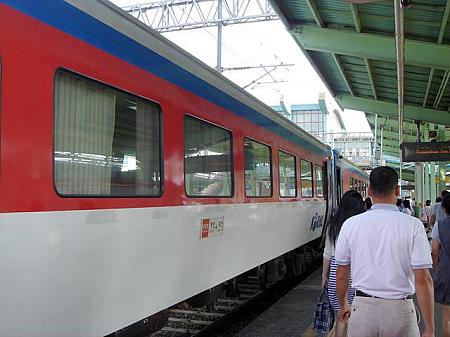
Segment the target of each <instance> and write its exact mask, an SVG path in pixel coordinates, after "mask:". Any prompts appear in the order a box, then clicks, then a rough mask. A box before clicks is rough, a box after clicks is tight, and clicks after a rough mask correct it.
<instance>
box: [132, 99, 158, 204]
mask: <svg viewBox="0 0 450 337" xmlns="http://www.w3.org/2000/svg"><path fill="white" fill-rule="evenodd" d="M136 161H137V162H138V168H137V172H136V194H137V195H154V194H157V193H158V192H159V180H160V177H159V171H160V158H159V109H158V108H157V107H156V106H153V105H150V104H148V103H146V102H144V101H141V100H138V101H137V108H136Z"/></svg>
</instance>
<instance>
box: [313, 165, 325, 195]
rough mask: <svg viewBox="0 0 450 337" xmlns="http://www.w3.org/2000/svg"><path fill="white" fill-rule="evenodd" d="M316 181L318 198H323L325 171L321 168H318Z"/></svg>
mask: <svg viewBox="0 0 450 337" xmlns="http://www.w3.org/2000/svg"><path fill="white" fill-rule="evenodd" d="M314 181H315V182H316V196H318V197H323V171H322V167H321V166H316V175H315V177H314Z"/></svg>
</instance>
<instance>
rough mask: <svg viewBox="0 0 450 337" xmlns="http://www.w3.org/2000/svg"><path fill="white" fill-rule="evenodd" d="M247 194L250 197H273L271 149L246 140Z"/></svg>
mask: <svg viewBox="0 0 450 337" xmlns="http://www.w3.org/2000/svg"><path fill="white" fill-rule="evenodd" d="M244 155H245V194H246V195H247V196H248V197H270V196H271V195H272V160H271V155H270V147H269V146H267V145H264V144H261V143H258V142H255V141H253V140H250V139H248V138H244Z"/></svg>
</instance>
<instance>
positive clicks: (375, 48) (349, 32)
mask: <svg viewBox="0 0 450 337" xmlns="http://www.w3.org/2000/svg"><path fill="white" fill-rule="evenodd" d="M270 1H271V4H272V6H273V7H274V9H275V11H276V12H277V13H278V15H279V16H280V18H281V20H282V21H283V23H284V25H285V26H286V28H287V29H288V31H289V32H290V33H291V35H292V36H293V37H294V39H295V41H296V42H297V43H298V45H299V47H300V48H301V49H302V50H303V52H304V54H305V55H306V56H307V58H308V59H309V61H310V63H311V64H312V66H313V67H314V68H315V69H316V71H317V73H318V75H319V76H320V77H321V78H322V80H323V82H324V83H325V85H326V86H327V87H328V89H329V91H330V92H331V94H332V95H333V96H334V97H335V99H336V101H337V102H338V104H339V105H340V106H341V107H342V108H344V109H353V110H360V111H364V112H365V113H366V116H367V119H368V121H369V124H370V125H371V127H372V130H373V131H375V130H374V128H375V123H377V125H378V126H379V127H378V128H377V129H378V130H377V131H378V132H377V138H378V144H379V145H380V144H381V138H380V137H381V133H380V130H381V128H383V152H384V153H386V154H389V155H392V156H397V157H398V156H399V141H398V139H399V135H398V133H399V119H398V89H397V88H398V82H397V59H396V43H395V18H394V1H393V0H385V1H383V0H372V1H370V0H364V1H361V0H351V1H352V2H347V1H344V0H270ZM361 2H365V3H361ZM449 13H450V0H420V1H419V0H413V1H412V5H411V7H410V8H407V9H405V10H404V31H405V40H404V49H405V62H404V76H403V83H404V97H403V101H404V124H403V128H404V132H403V135H404V141H405V142H406V141H415V140H417V129H418V128H417V125H419V126H420V129H421V132H420V136H421V140H422V141H426V140H428V134H429V133H428V130H429V129H435V128H436V129H438V130H439V139H441V140H445V139H450V112H449V111H450V83H448V82H449V79H450V25H449V24H448V19H449ZM375 114H377V115H378V119H377V122H375Z"/></svg>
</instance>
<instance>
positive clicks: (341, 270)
mask: <svg viewBox="0 0 450 337" xmlns="http://www.w3.org/2000/svg"><path fill="white" fill-rule="evenodd" d="M369 183H370V184H369V190H368V193H369V196H370V198H366V200H363V198H362V196H361V194H359V193H358V192H357V191H353V190H352V191H348V192H346V193H344V195H343V196H342V199H341V202H340V204H339V207H338V209H337V210H336V212H335V215H334V216H333V218H332V221H331V222H330V225H329V226H328V228H327V230H326V239H325V249H324V254H323V257H324V258H323V271H322V286H323V287H324V288H327V291H328V297H329V303H330V305H331V307H332V309H333V310H334V312H335V317H336V318H337V319H336V323H335V327H334V329H333V335H334V336H336V337H345V336H349V337H372V336H373V337H375V336H380V337H382V336H384V337H418V336H420V332H419V326H418V323H417V315H416V308H415V304H414V301H413V295H415V296H416V299H417V303H418V306H419V309H420V313H421V318H422V320H423V322H424V330H423V333H422V337H432V336H435V321H434V320H435V318H434V308H435V306H434V302H436V303H439V304H440V306H441V312H442V315H441V316H442V319H441V335H440V336H442V337H450V286H449V284H450V216H449V215H450V193H449V192H447V191H443V192H442V196H441V198H440V199H439V200H437V202H436V203H435V204H433V205H431V201H430V200H427V201H426V203H425V205H424V206H423V207H422V208H421V209H420V211H419V212H417V213H418V214H415V212H414V209H415V207H414V206H415V200H414V199H412V200H411V199H410V198H408V197H407V198H404V199H399V194H400V188H399V186H398V175H397V172H396V171H395V170H394V169H392V168H390V167H387V166H382V167H378V168H376V169H374V170H373V171H372V172H371V174H370V178H369ZM429 240H432V245H431V246H432V249H431V250H430V243H429ZM430 270H432V274H433V277H432V276H431V273H430Z"/></svg>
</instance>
